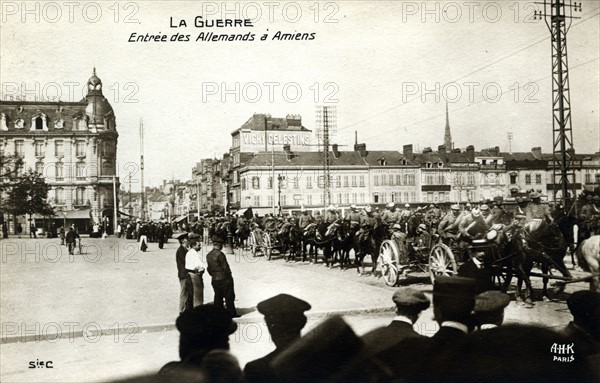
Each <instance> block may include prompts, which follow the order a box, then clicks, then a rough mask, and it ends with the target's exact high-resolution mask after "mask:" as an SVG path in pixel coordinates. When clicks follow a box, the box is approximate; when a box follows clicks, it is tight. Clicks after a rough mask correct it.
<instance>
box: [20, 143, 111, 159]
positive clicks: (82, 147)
mask: <svg viewBox="0 0 600 383" xmlns="http://www.w3.org/2000/svg"><path fill="white" fill-rule="evenodd" d="M14 143H15V155H18V156H23V155H24V154H25V152H24V147H25V141H23V140H16V141H15V142H14ZM33 146H34V150H35V156H36V157H44V156H45V155H46V143H45V142H44V141H35V143H34V145H33ZM105 147H106V146H105ZM110 147H113V145H110ZM105 150H106V152H107V153H113V155H114V149H105ZM85 151H86V143H85V141H77V142H75V155H76V156H77V157H85V154H86V153H85ZM64 155H65V149H64V142H63V141H62V140H56V141H54V156H55V157H63V156H64Z"/></svg>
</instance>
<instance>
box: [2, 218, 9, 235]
mask: <svg viewBox="0 0 600 383" xmlns="http://www.w3.org/2000/svg"><path fill="white" fill-rule="evenodd" d="M2 238H4V239H7V238H8V225H7V224H6V222H3V223H2Z"/></svg>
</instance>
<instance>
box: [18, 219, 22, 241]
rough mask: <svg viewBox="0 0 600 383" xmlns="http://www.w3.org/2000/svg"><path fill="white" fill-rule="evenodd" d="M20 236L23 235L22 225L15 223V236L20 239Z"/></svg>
mask: <svg viewBox="0 0 600 383" xmlns="http://www.w3.org/2000/svg"><path fill="white" fill-rule="evenodd" d="M21 234H23V225H21V223H20V222H19V223H17V235H18V236H19V238H21Z"/></svg>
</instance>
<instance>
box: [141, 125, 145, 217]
mask: <svg viewBox="0 0 600 383" xmlns="http://www.w3.org/2000/svg"><path fill="white" fill-rule="evenodd" d="M140 170H141V181H142V194H141V197H142V203H141V209H142V221H145V220H146V201H145V193H144V121H143V120H142V119H141V118H140Z"/></svg>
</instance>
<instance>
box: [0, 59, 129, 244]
mask: <svg viewBox="0 0 600 383" xmlns="http://www.w3.org/2000/svg"><path fill="white" fill-rule="evenodd" d="M118 137H119V134H118V133H117V125H116V118H115V113H114V111H113V108H112V106H111V105H110V103H109V102H108V100H107V99H106V97H104V95H103V93H102V81H101V80H100V78H99V77H98V76H96V70H95V68H94V71H93V74H92V76H91V77H90V78H89V80H88V82H87V95H86V96H85V97H84V98H83V99H82V100H81V101H79V102H60V101H59V102H30V101H1V102H0V154H5V155H12V154H16V155H18V156H21V157H22V158H23V161H24V165H23V166H22V167H20V168H19V169H18V170H17V171H18V174H22V173H23V172H24V171H25V170H28V169H32V170H34V171H36V172H38V173H40V174H42V176H43V177H44V178H45V180H46V182H47V183H48V184H49V185H50V186H51V187H52V189H51V191H50V192H49V194H48V200H49V202H50V204H51V205H52V206H53V207H54V208H55V212H56V215H55V216H54V217H52V220H54V221H55V223H56V225H57V226H62V225H63V223H64V222H65V221H66V223H67V225H70V224H75V225H76V227H77V228H78V229H79V231H80V233H86V232H89V231H90V226H91V223H92V220H93V221H97V222H101V221H104V222H107V221H108V222H109V226H110V227H112V221H113V208H114V204H115V201H114V199H113V187H116V188H117V190H118V188H119V180H118V178H116V161H117V140H118ZM0 182H1V183H3V184H4V185H7V184H9V183H10V181H9V180H8V179H2V180H0ZM4 197H6V196H4ZM27 218H28V217H27ZM5 220H7V221H8V223H9V230H10V232H11V233H14V232H15V231H14V228H15V226H16V222H20V223H21V224H22V225H23V228H24V231H25V232H28V229H29V222H28V221H26V217H5ZM34 224H35V225H36V226H37V227H42V226H43V225H44V224H43V221H42V217H35V216H34Z"/></svg>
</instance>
